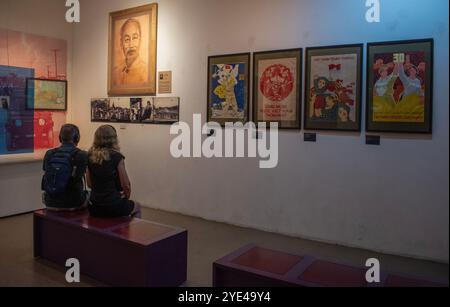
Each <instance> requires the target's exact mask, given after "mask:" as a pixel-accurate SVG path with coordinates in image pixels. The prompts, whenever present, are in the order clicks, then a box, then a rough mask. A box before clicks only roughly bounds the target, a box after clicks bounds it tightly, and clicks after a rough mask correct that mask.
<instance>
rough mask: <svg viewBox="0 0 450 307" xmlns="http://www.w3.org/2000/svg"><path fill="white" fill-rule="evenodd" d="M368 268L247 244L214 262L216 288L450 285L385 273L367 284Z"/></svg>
mask: <svg viewBox="0 0 450 307" xmlns="http://www.w3.org/2000/svg"><path fill="white" fill-rule="evenodd" d="M366 272H367V269H366V268H362V267H355V266H351V265H346V264H339V263H333V262H329V261H323V260H319V259H315V258H314V257H311V256H297V255H291V254H287V253H283V252H278V251H273V250H269V249H265V248H261V247H258V246H255V245H248V246H245V247H243V248H241V249H239V250H237V251H235V252H233V253H231V254H229V255H227V256H225V257H224V258H222V259H220V260H217V261H216V262H214V264H213V284H214V287H448V282H447V283H445V282H433V281H427V280H422V279H420V278H415V277H410V276H404V275H396V274H382V281H381V283H379V284H368V283H367V281H366Z"/></svg>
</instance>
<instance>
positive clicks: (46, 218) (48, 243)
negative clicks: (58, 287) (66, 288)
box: [34, 210, 187, 287]
mask: <svg viewBox="0 0 450 307" xmlns="http://www.w3.org/2000/svg"><path fill="white" fill-rule="evenodd" d="M34 254H35V257H40V258H43V259H46V260H49V261H52V262H55V263H57V264H58V265H61V266H65V263H66V260H67V259H69V258H76V259H78V260H79V261H80V267H81V274H84V275H87V276H89V277H92V278H94V279H96V280H98V281H100V282H102V283H105V284H108V285H112V286H138V287H176V286H180V285H182V284H183V283H184V282H185V281H186V276H187V231H186V230H184V229H180V228H175V227H171V226H165V225H160V224H156V223H151V222H148V221H144V220H141V219H131V218H116V219H98V218H93V217H90V216H89V215H88V213H87V212H71V213H56V212H49V211H46V210H39V211H36V212H35V213H34Z"/></svg>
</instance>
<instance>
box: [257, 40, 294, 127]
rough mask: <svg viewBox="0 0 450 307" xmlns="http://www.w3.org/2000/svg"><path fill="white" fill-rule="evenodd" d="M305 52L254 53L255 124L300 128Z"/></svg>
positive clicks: (292, 50) (291, 50)
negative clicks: (262, 123)
mask: <svg viewBox="0 0 450 307" xmlns="http://www.w3.org/2000/svg"><path fill="white" fill-rule="evenodd" d="M302 55H303V50H302V49H290V50H277V51H266V52H256V53H254V54H253V121H254V122H255V124H257V123H258V122H266V123H267V124H269V123H271V122H278V124H279V128H280V129H299V130H300V129H301V84H302Z"/></svg>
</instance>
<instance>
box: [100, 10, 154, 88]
mask: <svg viewBox="0 0 450 307" xmlns="http://www.w3.org/2000/svg"><path fill="white" fill-rule="evenodd" d="M157 24H158V4H157V3H153V4H149V5H144V6H140V7H136V8H131V9H127V10H123V11H119V12H114V13H111V14H110V18H109V57H108V95H109V96H124V95H125V96H126V95H128V96H131V95H156V53H157V49H156V47H157V45H156V44H157Z"/></svg>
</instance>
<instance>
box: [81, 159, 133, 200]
mask: <svg viewBox="0 0 450 307" xmlns="http://www.w3.org/2000/svg"><path fill="white" fill-rule="evenodd" d="M124 159H125V157H124V156H123V155H122V154H121V153H120V152H118V151H115V150H111V151H110V158H109V160H107V161H103V163H102V164H95V163H92V162H91V160H90V159H89V166H88V167H89V173H90V175H91V183H92V192H91V202H92V204H93V205H95V206H108V205H114V204H117V203H118V202H120V201H122V194H121V192H122V186H121V184H120V178H119V172H118V170H117V167H118V166H119V163H120V162H121V161H122V160H124Z"/></svg>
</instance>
